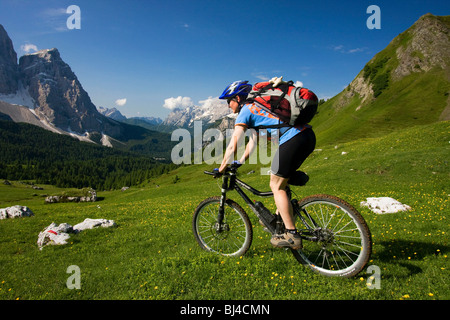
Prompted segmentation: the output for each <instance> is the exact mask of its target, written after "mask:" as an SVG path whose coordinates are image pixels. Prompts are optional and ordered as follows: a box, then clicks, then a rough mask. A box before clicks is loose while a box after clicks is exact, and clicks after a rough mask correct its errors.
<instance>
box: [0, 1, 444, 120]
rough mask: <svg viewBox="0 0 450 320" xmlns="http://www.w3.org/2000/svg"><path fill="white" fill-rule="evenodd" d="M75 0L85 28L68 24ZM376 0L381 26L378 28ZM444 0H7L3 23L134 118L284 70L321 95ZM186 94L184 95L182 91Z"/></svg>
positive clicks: (439, 10) (1, 10)
mask: <svg viewBox="0 0 450 320" xmlns="http://www.w3.org/2000/svg"><path fill="white" fill-rule="evenodd" d="M70 5H77V6H78V7H79V8H80V10H81V15H80V16H81V24H80V27H81V29H68V28H67V24H66V21H67V19H68V18H69V17H70V16H71V15H70V14H68V13H66V9H67V8H68V7H69V6H70ZM370 5H377V6H378V7H379V8H380V10H381V29H372V30H370V29H368V28H367V26H366V21H367V19H368V18H369V17H370V16H371V14H368V13H367V8H368V7H369V6H370ZM428 12H430V13H432V14H435V15H449V14H450V4H449V2H448V1H444V0H439V1H437V0H429V1H419V0H413V1H410V0H408V1H404V0H391V1H384V0H382V1H381V0H372V1H364V0H359V1H358V0H354V1H335V0H334V1H331V0H324V1H320V0H317V1H302V0H296V1H293V0H290V1H284V0H278V1H265V0H259V1H253V0H248V1H243V0H240V1H235V0H221V1H216V0H180V1H174V0H165V1H153V0H145V1H144V0H129V1H119V0H108V1H106V0H90V1H77V0H70V1H66V0H1V1H0V24H2V25H3V26H4V28H5V29H6V31H7V32H8V34H9V36H10V37H11V38H12V40H13V43H14V47H15V50H16V52H17V54H18V57H20V56H22V55H24V54H26V53H32V52H34V51H35V50H36V49H37V50H41V49H47V48H57V49H58V50H59V51H60V53H61V57H62V59H63V60H64V61H65V62H67V63H68V64H69V65H70V66H71V68H72V70H73V71H74V72H75V74H76V75H77V77H78V79H79V80H80V82H81V83H82V85H83V87H84V89H85V90H86V91H87V92H88V93H89V96H90V97H91V99H92V101H93V103H94V104H95V105H96V106H104V107H108V108H112V107H116V108H118V109H119V110H120V111H121V112H122V113H123V114H124V115H126V116H127V117H133V116H159V117H162V118H164V117H165V116H166V115H167V114H168V113H169V112H170V110H169V108H173V107H175V106H178V104H177V103H178V102H180V103H184V105H187V104H190V103H192V104H195V105H201V104H204V103H206V101H209V102H210V103H211V102H212V105H214V103H213V102H214V100H211V98H216V97H218V96H219V95H220V94H221V93H222V91H223V90H224V89H225V87H226V86H227V85H228V84H229V83H231V82H233V81H235V80H249V81H250V82H251V83H255V82H258V81H262V80H265V79H270V78H272V77H274V76H283V77H284V79H285V80H294V81H301V82H303V84H304V86H305V87H307V88H310V89H311V90H313V91H315V92H316V93H317V95H318V96H319V97H320V98H330V97H333V96H334V95H336V94H338V93H339V92H340V91H341V90H342V89H343V88H344V87H345V86H346V85H348V84H349V83H350V82H351V81H352V80H353V79H354V77H355V76H356V75H357V74H358V72H359V71H360V70H361V69H362V68H363V67H364V65H365V64H366V63H367V62H368V61H369V60H370V59H371V58H372V57H373V56H374V55H375V54H376V53H377V52H379V51H381V50H382V49H384V48H385V47H386V46H387V45H388V44H389V43H390V41H391V40H392V39H393V38H394V37H396V36H397V35H398V34H400V33H401V32H403V31H405V30H406V29H407V28H409V27H410V26H411V25H412V24H413V23H414V22H415V21H417V19H419V18H420V16H422V15H424V14H425V13H428ZM178 97H181V98H179V99H176V98H178ZM208 99H209V100H208Z"/></svg>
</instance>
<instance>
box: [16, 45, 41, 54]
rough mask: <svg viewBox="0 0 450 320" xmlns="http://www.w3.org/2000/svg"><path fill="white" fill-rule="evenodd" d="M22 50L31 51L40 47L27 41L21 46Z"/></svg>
mask: <svg viewBox="0 0 450 320" xmlns="http://www.w3.org/2000/svg"><path fill="white" fill-rule="evenodd" d="M20 49H22V51H24V52H26V53H29V52H30V51H35V52H36V51H38V47H37V46H36V45H35V44H31V43H27V44H23V45H21V46H20Z"/></svg>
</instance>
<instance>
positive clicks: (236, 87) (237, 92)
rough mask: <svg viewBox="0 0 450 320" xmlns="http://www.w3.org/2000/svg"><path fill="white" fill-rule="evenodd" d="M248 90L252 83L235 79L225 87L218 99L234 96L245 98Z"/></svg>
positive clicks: (250, 89) (250, 88)
mask: <svg viewBox="0 0 450 320" xmlns="http://www.w3.org/2000/svg"><path fill="white" fill-rule="evenodd" d="M250 91H252V85H251V84H249V83H248V81H235V82H233V83H232V84H230V85H229V86H228V87H227V88H226V89H225V91H224V92H223V93H222V95H221V96H220V97H219V99H230V98H233V97H235V96H244V97H245V98H246V97H247V95H248V94H249V93H250Z"/></svg>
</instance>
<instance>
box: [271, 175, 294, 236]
mask: <svg viewBox="0 0 450 320" xmlns="http://www.w3.org/2000/svg"><path fill="white" fill-rule="evenodd" d="M288 180H289V179H287V178H283V177H280V176H277V175H274V174H272V175H271V176H270V188H271V189H272V192H273V197H274V200H275V205H276V206H277V211H278V213H279V214H280V215H281V218H282V219H283V222H284V226H285V228H286V229H290V230H294V229H295V224H294V220H293V209H292V205H291V202H290V200H289V197H288V195H287V192H286V186H287V182H288Z"/></svg>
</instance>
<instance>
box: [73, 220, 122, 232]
mask: <svg viewBox="0 0 450 320" xmlns="http://www.w3.org/2000/svg"><path fill="white" fill-rule="evenodd" d="M115 225H116V223H115V222H114V221H113V220H106V219H89V218H86V219H85V220H84V221H83V222H81V223H79V224H77V225H75V226H74V227H73V231H74V232H80V231H83V230H86V229H93V228H96V227H103V228H108V227H114V226H115Z"/></svg>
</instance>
